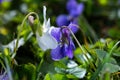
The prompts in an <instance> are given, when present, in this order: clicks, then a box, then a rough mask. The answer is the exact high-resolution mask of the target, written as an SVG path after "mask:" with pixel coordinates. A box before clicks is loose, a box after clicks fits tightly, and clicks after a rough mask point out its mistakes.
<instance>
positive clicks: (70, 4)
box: [66, 0, 77, 12]
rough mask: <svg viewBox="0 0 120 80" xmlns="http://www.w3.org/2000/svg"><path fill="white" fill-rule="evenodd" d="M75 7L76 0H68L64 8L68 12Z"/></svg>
mask: <svg viewBox="0 0 120 80" xmlns="http://www.w3.org/2000/svg"><path fill="white" fill-rule="evenodd" d="M76 7H77V2H76V0H69V1H68V2H67V6H66V8H67V10H68V12H70V11H71V10H73V9H75V8H76Z"/></svg>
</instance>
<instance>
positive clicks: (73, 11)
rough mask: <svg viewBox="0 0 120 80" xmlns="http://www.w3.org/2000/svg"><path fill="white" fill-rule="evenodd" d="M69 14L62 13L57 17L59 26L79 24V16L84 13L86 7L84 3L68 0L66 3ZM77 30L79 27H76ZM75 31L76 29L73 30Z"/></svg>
mask: <svg viewBox="0 0 120 80" xmlns="http://www.w3.org/2000/svg"><path fill="white" fill-rule="evenodd" d="M66 8H67V11H68V13H69V14H68V15H65V14H61V15H59V16H58V17H57V19H56V23H57V26H59V27H60V26H68V25H69V24H70V23H72V24H76V25H77V24H78V17H79V16H80V15H81V14H82V12H83V9H84V4H83V3H79V4H78V3H77V2H76V0H68V2H67V5H66ZM74 29H76V30H75V32H77V30H78V28H77V27H75V28H74ZM73 32H74V31H73ZM75 32H74V33H75Z"/></svg>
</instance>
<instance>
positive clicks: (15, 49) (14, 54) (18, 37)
mask: <svg viewBox="0 0 120 80" xmlns="http://www.w3.org/2000/svg"><path fill="white" fill-rule="evenodd" d="M32 14H33V15H35V16H36V17H37V19H38V21H39V16H38V14H37V13H35V12H30V13H29V14H27V15H26V16H25V18H24V19H23V21H22V24H21V25H20V27H21V28H20V31H19V32H18V36H17V41H16V46H15V48H14V53H13V55H12V57H11V58H12V59H13V58H14V57H15V56H16V51H17V49H18V42H19V39H20V32H21V31H22V29H23V27H24V23H25V21H26V20H27V18H28V17H29V16H30V15H32Z"/></svg>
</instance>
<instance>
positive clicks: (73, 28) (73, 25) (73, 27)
mask: <svg viewBox="0 0 120 80" xmlns="http://www.w3.org/2000/svg"><path fill="white" fill-rule="evenodd" d="M68 27H69V28H70V29H71V30H72V32H73V33H76V32H77V31H78V29H79V28H78V26H77V25H76V24H73V23H70V24H69V26H68Z"/></svg>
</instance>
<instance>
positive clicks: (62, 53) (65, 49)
mask: <svg viewBox="0 0 120 80" xmlns="http://www.w3.org/2000/svg"><path fill="white" fill-rule="evenodd" d="M69 26H71V25H69ZM69 26H68V27H69ZM51 35H52V36H53V37H54V38H55V39H56V40H57V41H58V43H59V45H58V46H57V48H55V49H52V50H51V57H52V59H53V60H56V61H57V60H60V59H62V58H64V57H68V58H70V59H72V58H73V50H74V49H75V45H74V43H73V41H72V38H71V37H70V31H69V29H68V28H66V27H61V28H53V29H52V31H51Z"/></svg>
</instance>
